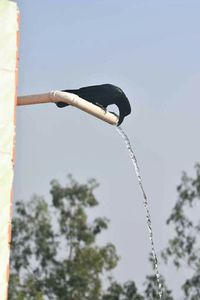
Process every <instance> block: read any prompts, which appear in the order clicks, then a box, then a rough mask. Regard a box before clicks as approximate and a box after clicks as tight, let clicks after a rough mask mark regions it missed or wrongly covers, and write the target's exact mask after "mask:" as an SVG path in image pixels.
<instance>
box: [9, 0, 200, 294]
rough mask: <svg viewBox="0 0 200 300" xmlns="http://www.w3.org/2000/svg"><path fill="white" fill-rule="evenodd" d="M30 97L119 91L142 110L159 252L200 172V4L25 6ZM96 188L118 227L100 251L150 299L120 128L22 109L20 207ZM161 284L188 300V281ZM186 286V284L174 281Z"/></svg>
mask: <svg viewBox="0 0 200 300" xmlns="http://www.w3.org/2000/svg"><path fill="white" fill-rule="evenodd" d="M16 2H17V3H18V6H19V9H20V20H21V21H20V52H19V57H20V59H19V88H18V94H19V95H27V94H36V93H42V92H48V91H51V90H61V89H73V88H79V87H82V86H88V85H96V84H102V83H112V84H115V85H117V86H119V87H121V88H122V89H123V90H124V92H125V93H126V95H127V97H128V98H129V100H130V103H131V106H132V113H131V115H129V116H128V117H127V118H126V119H125V121H124V122H123V124H122V127H123V129H124V130H125V131H126V133H127V134H128V136H129V138H130V140H131V143H132V145H133V147H134V151H135V154H136V156H137V159H138V162H139V165H140V168H141V172H142V177H143V182H144V187H145V190H146V192H147V195H148V198H149V205H150V212H151V216H152V223H153V230H154V239H155V246H156V250H157V253H158V254H159V253H160V251H161V250H162V249H163V248H164V247H165V246H166V244H167V241H168V239H169V238H170V237H171V236H172V234H173V229H172V228H168V227H166V219H167V217H168V216H169V214H170V211H171V209H172V207H173V205H174V204H175V201H176V199H177V193H176V186H177V185H178V184H179V182H180V177H181V173H182V171H184V170H185V171H187V172H188V173H189V174H190V175H194V164H195V163H196V162H198V161H200V139H199V125H200V118H199V110H200V101H199V96H200V88H199V86H200V85H199V81H200V61H199V53H200V39H199V38H200V19H199V10H200V2H199V1H195V0H190V1H186V0H180V1H178V0H173V1H171V0H168V1H159V0H151V1H147V0H145V1H143V0H134V1H133V0H125V1H118V0H107V1H105V0H101V1H100V0H98V1H97V0H82V1H81V0H74V1H69V0H58V1H53V0H48V1H47V0H43V1H39V0H18V1H16ZM69 173H71V174H73V176H74V177H75V178H76V179H77V180H79V181H80V182H85V181H86V180H88V179H89V178H96V179H97V181H98V182H99V183H100V187H99V188H98V190H97V191H96V196H97V199H98V201H99V207H98V208H97V209H96V210H94V211H93V212H91V213H90V217H91V218H94V217H95V216H106V217H107V218H109V219H110V226H109V229H108V230H107V231H105V232H104V233H103V234H102V237H101V239H100V240H99V243H101V244H105V243H106V242H112V243H114V244H115V245H116V247H117V250H118V253H119V255H120V257H121V260H120V262H119V264H118V267H117V268H116V270H115V271H113V275H114V276H115V277H116V279H117V280H119V281H120V282H124V281H126V280H129V279H131V280H134V281H135V282H136V283H137V285H138V287H139V289H140V290H142V289H143V288H144V287H143V282H144V280H145V275H147V274H149V273H150V272H151V266H150V263H149V262H148V256H149V252H150V243H149V239H148V230H147V226H146V220H145V210H144V207H143V203H142V195H141V192H140V190H139V187H138V183H137V179H136V176H135V173H134V170H133V166H132V164H131V161H130V159H129V157H128V154H127V151H126V149H125V145H124V143H123V141H122V139H121V137H120V136H119V134H118V133H117V131H116V129H115V128H114V127H113V126H111V125H108V124H106V123H104V122H102V121H100V120H97V119H96V118H94V117H92V116H90V115H87V114H85V113H83V112H81V111H79V110H78V109H76V108H72V107H70V108H69V107H68V108H66V109H58V108H57V107H56V106H55V105H54V104H45V105H36V106H26V107H18V108H17V134H16V167H15V178H14V202H15V201H16V200H19V199H23V200H24V201H26V200H29V199H30V197H31V195H33V194H38V195H43V196H44V197H45V198H46V199H47V201H48V199H50V195H49V190H50V181H51V180H52V179H58V180H59V181H60V182H61V183H62V184H63V185H65V184H66V182H67V174H69ZM159 268H160V271H161V273H162V274H163V275H164V276H165V277H166V278H167V283H168V286H169V287H170V288H172V289H173V291H174V295H175V297H176V299H181V291H180V287H179V286H180V283H181V282H182V281H183V279H184V278H185V277H188V276H189V274H190V273H189V270H187V269H183V270H182V271H180V272H177V271H176V269H174V268H173V266H172V265H167V266H166V265H164V264H163V263H162V262H160V265H159ZM174 278H176V280H175V279H174Z"/></svg>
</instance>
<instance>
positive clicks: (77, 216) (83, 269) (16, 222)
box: [9, 164, 200, 300]
mask: <svg viewBox="0 0 200 300" xmlns="http://www.w3.org/2000/svg"><path fill="white" fill-rule="evenodd" d="M97 186H98V184H97V183H96V181H95V180H90V181H88V182H87V183H86V184H79V183H78V182H76V181H75V180H74V179H73V178H72V177H71V176H70V177H69V184H67V186H66V187H63V186H61V185H60V184H59V182H57V181H56V180H53V181H52V182H51V191H50V193H51V197H52V198H51V203H47V202H46V201H45V200H44V199H43V198H42V197H38V196H34V197H33V198H32V199H31V200H30V201H29V202H22V201H18V202H17V203H16V205H15V213H14V216H15V217H14V218H13V241H12V251H11V276H10V284H9V300H33V299H34V300H47V299H48V300H51V299H52V300H54V299H59V300H144V299H146V300H156V299H159V295H158V286H157V281H156V278H155V276H154V275H149V276H146V281H145V290H144V295H141V294H140V293H139V292H138V290H137V288H136V285H135V283H134V282H133V281H128V282H126V283H124V284H120V283H118V282H116V281H114V279H113V278H112V276H110V271H112V270H113V269H114V268H115V267H116V265H117V262H118V259H119V258H118V256H117V253H116V249H115V246H114V245H113V244H111V243H108V244H106V245H105V246H101V247H100V246H98V245H97V243H96V238H97V236H98V235H99V234H101V232H102V231H103V230H105V229H107V228H108V223H109V221H108V220H107V219H106V218H104V217H103V218H102V217H99V218H96V219H95V220H93V221H92V222H89V220H88V210H89V209H91V208H94V207H96V206H97V205H98V202H97V200H96V198H95V196H94V190H95V188H96V187H97ZM177 192H178V200H177V202H176V203H175V206H174V208H173V210H172V212H171V214H170V216H169V218H168V220H167V224H168V225H169V224H171V225H173V227H174V236H173V238H171V239H170V240H169V242H168V245H167V247H166V249H165V250H164V251H163V252H162V259H163V260H164V262H165V263H166V264H168V263H169V262H170V261H172V263H173V264H174V265H175V266H176V267H177V268H178V269H179V268H181V267H183V266H187V268H188V269H189V268H190V269H191V271H192V273H191V274H192V275H191V276H190V278H188V279H187V280H186V281H185V282H184V283H183V285H182V290H183V293H184V300H199V299H200V220H199V216H198V214H197V215H196V222H195V218H194V213H193V215H192V217H190V215H191V214H190V212H189V209H191V208H193V209H194V208H196V206H197V204H198V202H199V200H200V165H199V164H198V165H196V174H195V177H194V178H191V177H189V176H188V175H187V174H186V173H183V176H182V179H181V183H180V185H179V186H178V187H177ZM150 262H151V263H152V257H151V256H150ZM106 278H108V279H109V282H110V285H109V286H108V288H107V290H105V289H104V288H103V282H104V281H105V279H106ZM160 280H161V283H162V286H163V298H162V299H165V300H173V299H174V298H173V297H172V294H171V291H170V290H169V289H168V288H167V285H166V282H165V280H164V278H163V277H162V276H161V278H160Z"/></svg>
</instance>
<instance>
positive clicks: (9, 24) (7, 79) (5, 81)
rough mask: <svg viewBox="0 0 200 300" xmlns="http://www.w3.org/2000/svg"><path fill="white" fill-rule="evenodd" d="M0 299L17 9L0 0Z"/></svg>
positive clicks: (6, 251)
mask: <svg viewBox="0 0 200 300" xmlns="http://www.w3.org/2000/svg"><path fill="white" fill-rule="evenodd" d="M0 27H1V29H0V299H1V300H6V299H7V298H8V280H9V256H10V242H11V208H12V184H13V175H14V170H13V169H14V147H15V121H16V117H15V114H16V99H17V95H16V90H17V70H18V68H17V64H18V33H19V11H18V9H17V5H16V3H14V2H11V1H8V0H1V1H0Z"/></svg>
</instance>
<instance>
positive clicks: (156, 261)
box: [116, 126, 163, 299]
mask: <svg viewBox="0 0 200 300" xmlns="http://www.w3.org/2000/svg"><path fill="white" fill-rule="evenodd" d="M116 128H117V131H118V133H119V134H120V135H121V136H122V138H123V140H124V141H125V144H126V147H127V149H128V152H129V156H130V158H131V161H132V163H133V165H134V168H135V173H136V175H137V178H138V183H139V186H140V189H141V191H142V196H143V204H144V208H145V212H146V219H147V227H148V231H149V239H150V243H151V254H152V257H153V262H154V270H155V275H156V280H157V284H158V293H159V297H160V299H162V295H163V291H162V284H161V281H160V273H159V270H158V259H157V255H156V250H155V245H154V238H153V230H152V223H151V215H150V211H149V204H148V199H147V195H146V193H145V190H144V187H143V183H142V178H141V175H140V169H139V166H138V162H137V158H136V156H135V154H134V152H133V148H132V146H131V143H130V140H129V138H128V136H127V135H126V133H125V132H124V131H123V129H122V128H121V127H120V126H118V127H116Z"/></svg>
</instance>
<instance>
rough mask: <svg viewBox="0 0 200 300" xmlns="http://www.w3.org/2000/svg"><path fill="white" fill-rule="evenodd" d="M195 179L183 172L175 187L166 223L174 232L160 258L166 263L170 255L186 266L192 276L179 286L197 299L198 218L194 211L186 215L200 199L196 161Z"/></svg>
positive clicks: (199, 266) (199, 291) (199, 276)
mask: <svg viewBox="0 0 200 300" xmlns="http://www.w3.org/2000/svg"><path fill="white" fill-rule="evenodd" d="M195 169H196V175H195V178H191V177H189V176H188V175H187V174H186V173H183V176H182V180H181V184H180V185H179V186H178V187H177V192H178V195H179V197H178V201H177V202H176V204H175V206H174V208H173V210H172V213H171V215H170V216H169V218H168V220H167V224H172V225H173V227H174V230H175V235H174V237H173V238H172V239H170V240H169V244H168V247H167V248H166V249H165V250H164V251H163V253H162V257H163V259H164V261H165V262H166V263H167V262H168V261H169V258H171V259H172V261H173V264H174V265H175V266H176V267H177V268H181V267H182V266H187V268H188V269H191V271H192V273H193V275H192V277H191V278H189V279H187V280H186V281H185V283H184V284H183V286H182V289H183V291H184V294H185V299H187V300H188V299H190V300H199V299H200V220H199V216H198V217H197V216H196V218H197V221H196V222H195V217H194V213H193V216H192V218H191V217H190V216H189V212H188V209H189V208H196V205H197V204H198V202H199V200H200V164H197V165H196V167H195Z"/></svg>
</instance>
